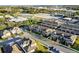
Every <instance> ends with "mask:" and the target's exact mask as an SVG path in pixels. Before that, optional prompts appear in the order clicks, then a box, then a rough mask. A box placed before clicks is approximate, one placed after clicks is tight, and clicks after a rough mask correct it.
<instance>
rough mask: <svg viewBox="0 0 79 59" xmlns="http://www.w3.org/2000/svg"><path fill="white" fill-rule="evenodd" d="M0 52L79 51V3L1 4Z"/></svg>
mask: <svg viewBox="0 0 79 59" xmlns="http://www.w3.org/2000/svg"><path fill="white" fill-rule="evenodd" d="M0 53H79V6H78V5H49V6H47V5H39V6H38V5H37V6H36V5H27V6H0Z"/></svg>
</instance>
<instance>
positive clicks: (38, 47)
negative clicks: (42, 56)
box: [35, 41, 48, 53]
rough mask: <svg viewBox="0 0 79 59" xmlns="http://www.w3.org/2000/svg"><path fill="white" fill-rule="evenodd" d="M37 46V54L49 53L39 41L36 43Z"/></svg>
mask: <svg viewBox="0 0 79 59" xmlns="http://www.w3.org/2000/svg"><path fill="white" fill-rule="evenodd" d="M35 42H36V44H37V49H36V52H37V53H47V52H48V48H47V47H45V46H44V45H43V44H42V43H40V42H39V41H35Z"/></svg>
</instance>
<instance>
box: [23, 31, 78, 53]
mask: <svg viewBox="0 0 79 59" xmlns="http://www.w3.org/2000/svg"><path fill="white" fill-rule="evenodd" d="M24 36H25V37H28V38H30V39H35V40H38V41H40V42H41V43H43V44H44V45H45V46H47V47H48V46H54V47H55V48H57V49H58V50H60V51H61V52H64V53H77V52H78V51H76V50H74V49H71V48H67V47H66V46H62V45H60V44H58V43H56V42H54V41H52V40H49V39H46V38H41V37H40V36H39V35H36V34H34V33H28V32H25V34H24Z"/></svg>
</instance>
